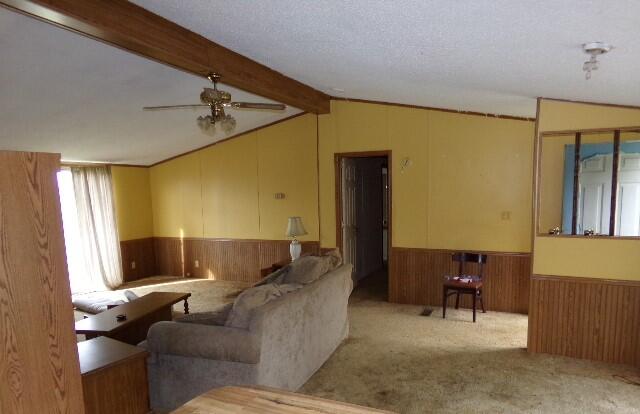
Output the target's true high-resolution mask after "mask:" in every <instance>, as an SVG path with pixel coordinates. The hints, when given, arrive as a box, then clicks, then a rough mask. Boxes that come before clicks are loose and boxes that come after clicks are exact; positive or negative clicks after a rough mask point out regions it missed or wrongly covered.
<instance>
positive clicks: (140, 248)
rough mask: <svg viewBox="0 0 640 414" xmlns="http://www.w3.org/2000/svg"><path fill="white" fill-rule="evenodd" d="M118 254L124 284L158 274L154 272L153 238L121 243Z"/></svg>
mask: <svg viewBox="0 0 640 414" xmlns="http://www.w3.org/2000/svg"><path fill="white" fill-rule="evenodd" d="M120 254H121V256H122V273H123V277H124V281H125V282H131V281H133V280H138V279H142V278H144V277H149V276H155V275H157V274H158V273H157V272H156V256H155V252H154V248H153V237H147V238H144V239H135V240H126V241H121V242H120ZM134 263H135V265H134Z"/></svg>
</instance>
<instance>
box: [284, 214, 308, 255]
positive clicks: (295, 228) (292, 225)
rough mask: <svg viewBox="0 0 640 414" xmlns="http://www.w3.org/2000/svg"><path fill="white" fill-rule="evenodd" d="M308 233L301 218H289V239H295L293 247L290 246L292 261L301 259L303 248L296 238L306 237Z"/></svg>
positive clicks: (292, 242) (292, 241)
mask: <svg viewBox="0 0 640 414" xmlns="http://www.w3.org/2000/svg"><path fill="white" fill-rule="evenodd" d="M305 234H307V231H306V230H305V229H304V225H303V224H302V218H301V217H289V223H288V224H287V237H293V240H291V245H290V246H289V253H291V261H294V260H296V259H297V258H298V257H300V252H301V251H302V246H301V245H300V242H299V241H298V239H296V237H298V236H304V235H305Z"/></svg>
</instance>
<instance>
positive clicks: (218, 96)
mask: <svg viewBox="0 0 640 414" xmlns="http://www.w3.org/2000/svg"><path fill="white" fill-rule="evenodd" d="M207 78H208V79H209V80H210V81H211V83H213V88H204V90H203V91H202V93H200V102H202V103H201V104H193V105H167V106H145V107H144V108H142V109H143V110H145V111H161V110H165V109H195V108H209V109H210V110H211V115H206V116H202V115H201V116H199V117H198V119H197V121H198V126H199V127H200V129H201V130H202V131H203V132H205V133H206V134H208V135H213V134H214V133H215V125H216V124H220V126H221V127H222V130H223V131H224V132H225V133H227V134H229V133H231V132H232V131H233V130H234V129H235V127H236V120H235V118H234V117H232V116H231V115H228V114H226V113H225V112H224V108H233V109H259V110H265V109H266V110H275V111H282V110H284V109H285V108H286V107H287V106H286V105H284V104H271V103H259V102H231V94H230V93H229V92H226V91H221V90H219V89H218V81H219V80H220V75H219V74H217V73H211V74H209V75H208V76H207Z"/></svg>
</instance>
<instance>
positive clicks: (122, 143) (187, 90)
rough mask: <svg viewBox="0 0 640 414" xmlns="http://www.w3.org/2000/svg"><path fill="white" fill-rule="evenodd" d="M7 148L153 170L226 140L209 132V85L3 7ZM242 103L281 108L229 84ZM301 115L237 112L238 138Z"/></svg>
mask: <svg viewBox="0 0 640 414" xmlns="http://www.w3.org/2000/svg"><path fill="white" fill-rule="evenodd" d="M0 51H1V55H0V149H5V150H22V151H42V152H59V153H62V157H63V159H65V160H69V161H71V160H75V161H101V162H111V163H126V164H140V165H149V164H151V163H154V162H157V161H160V160H163V159H166V158H168V157H171V156H174V155H177V154H180V153H183V152H186V151H189V150H191V149H194V148H198V147H201V146H204V145H207V144H209V143H211V142H214V141H217V140H219V139H222V138H225V137H226V135H225V134H224V133H222V132H221V131H219V132H217V135H216V136H214V137H210V136H207V135H204V134H202V133H201V132H200V130H199V129H198V127H197V125H196V121H195V120H196V118H197V117H198V115H200V114H206V110H205V111H196V110H178V111H161V112H144V111H142V107H143V106H151V105H174V104H189V103H199V94H200V91H201V89H202V87H204V86H207V83H208V81H206V80H205V79H202V78H198V77H195V76H192V75H189V74H186V73H184V72H181V71H178V70H175V69H172V68H169V67H167V66H164V65H161V64H159V63H156V62H152V61H149V60H146V59H144V58H141V57H138V56H135V55H133V54H131V53H128V52H125V51H122V50H119V49H116V48H114V47H111V46H108V45H105V44H102V43H100V42H97V41H95V40H92V39H88V38H85V37H82V36H80V35H77V34H75V33H71V32H68V31H66V30H63V29H60V28H57V27H54V26H51V25H49V24H46V23H43V22H40V21H37V20H34V19H32V18H29V17H25V16H22V15H20V14H17V13H14V12H11V11H8V10H6V9H3V8H0ZM223 89H225V90H227V91H229V92H231V93H232V96H233V98H234V100H241V101H257V102H272V101H269V100H266V99H263V98H261V97H257V96H255V95H251V94H248V93H246V92H243V91H239V90H237V89H234V88H231V87H228V86H226V85H223ZM298 112H300V111H299V110H297V109H295V108H287V110H286V111H283V112H282V113H273V112H268V111H230V113H232V114H233V115H234V116H235V118H236V119H237V122H238V123H237V127H236V131H235V132H234V133H239V132H242V131H246V130H249V129H252V128H255V127H258V126H260V125H265V124H267V123H270V122H273V121H276V120H278V119H280V118H284V117H287V116H290V115H292V114H294V113H298Z"/></svg>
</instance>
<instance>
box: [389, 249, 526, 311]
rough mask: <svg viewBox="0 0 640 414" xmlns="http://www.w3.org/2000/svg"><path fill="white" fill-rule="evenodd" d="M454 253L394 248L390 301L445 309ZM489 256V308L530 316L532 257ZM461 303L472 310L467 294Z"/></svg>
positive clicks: (486, 295)
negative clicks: (444, 297) (444, 294)
mask: <svg viewBox="0 0 640 414" xmlns="http://www.w3.org/2000/svg"><path fill="white" fill-rule="evenodd" d="M452 253H454V251H452V250H434V249H409V248H398V247H394V248H393V249H392V256H391V257H392V259H391V262H390V269H389V300H390V301H391V302H398V303H408V304H415V305H431V306H442V281H443V278H444V276H445V275H451V274H455V272H456V268H455V265H454V264H453V262H452V261H451V254H452ZM487 254H488V256H489V257H488V259H487V264H486V266H485V283H484V292H483V296H484V303H485V307H486V308H487V310H492V311H501V312H515V313H524V314H526V313H527V311H528V305H529V279H530V268H531V257H530V255H529V254H523V253H518V254H516V253H497V252H495V253H491V252H488V253H487ZM474 270H475V269H474V266H473V265H470V266H468V267H466V271H468V272H470V273H471V272H473V271H474ZM450 300H454V299H451V298H450ZM460 304H461V306H462V307H465V308H470V307H471V297H469V295H465V296H464V297H463V298H462V299H461V300H460Z"/></svg>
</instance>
